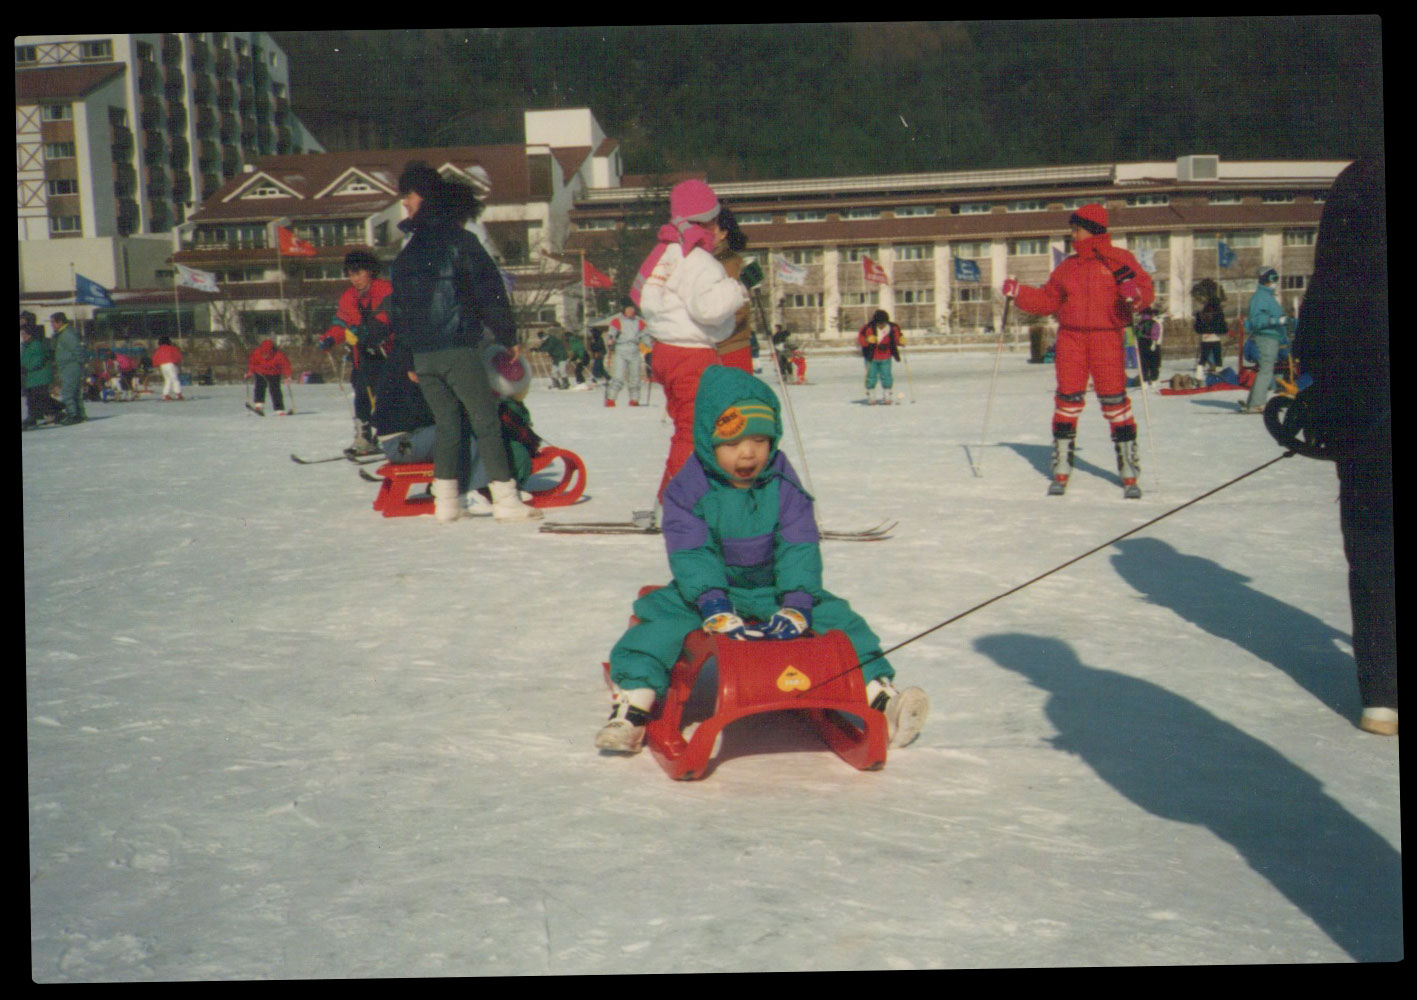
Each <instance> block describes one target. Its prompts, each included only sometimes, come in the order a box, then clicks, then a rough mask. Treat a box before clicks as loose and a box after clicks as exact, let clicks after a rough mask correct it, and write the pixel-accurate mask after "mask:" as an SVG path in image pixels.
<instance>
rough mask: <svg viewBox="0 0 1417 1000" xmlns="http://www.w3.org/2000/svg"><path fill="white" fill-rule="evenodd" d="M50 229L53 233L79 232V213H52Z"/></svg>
mask: <svg viewBox="0 0 1417 1000" xmlns="http://www.w3.org/2000/svg"><path fill="white" fill-rule="evenodd" d="M49 231H50V232H51V233H77V232H79V231H80V226H79V217H78V216H77V215H51V216H50V217H49Z"/></svg>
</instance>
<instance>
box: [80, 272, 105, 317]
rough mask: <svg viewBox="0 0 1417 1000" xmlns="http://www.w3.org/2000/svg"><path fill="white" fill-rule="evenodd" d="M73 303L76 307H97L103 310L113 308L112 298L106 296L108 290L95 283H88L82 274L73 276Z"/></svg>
mask: <svg viewBox="0 0 1417 1000" xmlns="http://www.w3.org/2000/svg"><path fill="white" fill-rule="evenodd" d="M74 302H75V303H76V304H78V305H87V306H99V307H100V308H103V309H112V308H113V298H112V296H110V295H109V294H108V289H107V288H104V287H103V286H102V285H100V284H99V283H98V282H97V281H90V280H89V279H88V278H85V277H84V276H83V275H82V274H75V275H74Z"/></svg>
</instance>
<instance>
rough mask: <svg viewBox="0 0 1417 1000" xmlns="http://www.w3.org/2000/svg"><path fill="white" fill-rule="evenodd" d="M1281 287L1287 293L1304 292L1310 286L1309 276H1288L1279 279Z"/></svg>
mask: <svg viewBox="0 0 1417 1000" xmlns="http://www.w3.org/2000/svg"><path fill="white" fill-rule="evenodd" d="M1279 283H1280V286H1281V287H1282V288H1283V289H1284V290H1285V291H1286V292H1302V291H1303V290H1304V289H1305V288H1307V287H1308V284H1309V276H1308V275H1307V274H1286V275H1285V276H1284V277H1283V278H1280V279H1279Z"/></svg>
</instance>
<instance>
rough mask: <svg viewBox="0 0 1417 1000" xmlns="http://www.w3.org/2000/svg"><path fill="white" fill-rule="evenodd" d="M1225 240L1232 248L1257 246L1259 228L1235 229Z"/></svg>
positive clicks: (1258, 242) (1239, 248)
mask: <svg viewBox="0 0 1417 1000" xmlns="http://www.w3.org/2000/svg"><path fill="white" fill-rule="evenodd" d="M1225 242H1226V244H1227V245H1229V247H1230V249H1232V250H1241V249H1244V248H1246V247H1257V246H1259V245H1260V233H1259V230H1237V231H1236V232H1233V233H1231V234H1230V235H1229V237H1227V238H1226V240H1225Z"/></svg>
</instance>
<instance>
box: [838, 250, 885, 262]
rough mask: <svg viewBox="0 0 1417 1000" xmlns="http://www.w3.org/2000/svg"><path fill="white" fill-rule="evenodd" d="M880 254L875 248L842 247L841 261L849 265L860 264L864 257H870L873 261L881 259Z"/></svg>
mask: <svg viewBox="0 0 1417 1000" xmlns="http://www.w3.org/2000/svg"><path fill="white" fill-rule="evenodd" d="M879 256H880V255H879V253H878V252H877V250H876V248H875V247H842V248H841V259H842V260H844V261H846V262H847V263H849V264H859V263H861V259H862V258H863V257H870V258H871V259H872V260H876V259H879Z"/></svg>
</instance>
